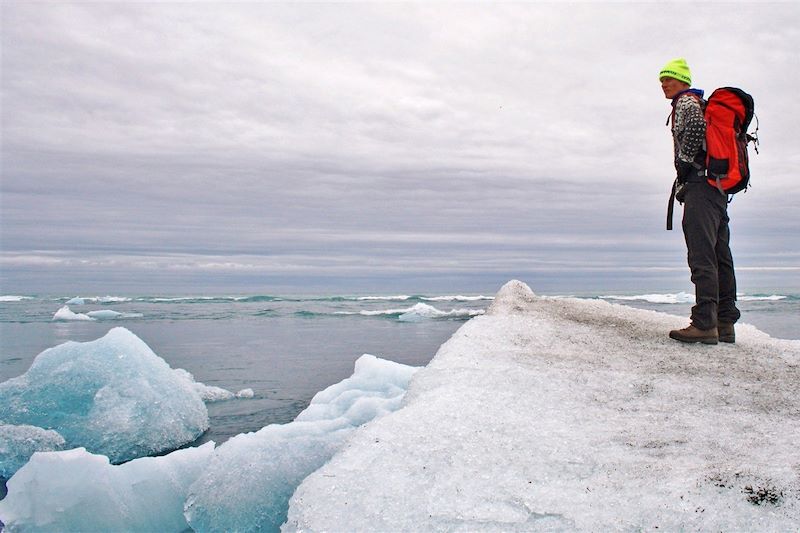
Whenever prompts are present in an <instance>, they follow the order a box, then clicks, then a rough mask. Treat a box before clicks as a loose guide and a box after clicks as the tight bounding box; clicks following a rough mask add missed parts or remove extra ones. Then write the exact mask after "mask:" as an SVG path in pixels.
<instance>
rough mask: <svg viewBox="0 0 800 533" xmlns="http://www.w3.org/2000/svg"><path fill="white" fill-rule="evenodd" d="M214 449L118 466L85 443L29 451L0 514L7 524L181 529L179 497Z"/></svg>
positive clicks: (23, 527)
mask: <svg viewBox="0 0 800 533" xmlns="http://www.w3.org/2000/svg"><path fill="white" fill-rule="evenodd" d="M213 449H214V443H213V442H207V443H205V444H204V445H202V446H200V447H199V448H187V449H185V450H178V451H175V452H172V453H170V454H168V455H165V456H162V457H143V458H141V459H135V460H133V461H130V462H128V463H125V464H122V465H117V466H115V465H111V464H110V463H109V462H108V458H107V457H104V456H102V455H93V454H91V453H89V452H87V451H86V450H85V449H84V448H76V449H74V450H66V451H61V452H44V453H36V454H34V455H33V457H32V458H31V460H30V461H29V462H28V463H27V464H26V465H25V466H23V467H22V468H21V469H20V470H19V471H17V473H16V474H15V475H14V477H12V478H11V479H10V480H9V482H8V496H6V498H5V499H4V500H3V501H0V517H2V520H3V521H4V522H5V524H6V526H8V528H9V531H159V532H164V533H167V532H171V531H174V532H175V533H178V532H182V531H186V530H187V529H188V528H189V526H188V524H187V523H186V519H185V518H184V516H183V502H184V500H185V499H186V493H187V491H188V490H189V486H190V485H191V483H192V482H193V481H194V480H195V479H196V478H197V476H199V475H200V472H202V470H203V469H204V468H205V466H206V464H207V463H208V460H209V458H210V457H211V453H212V451H213Z"/></svg>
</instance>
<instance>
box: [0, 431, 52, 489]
mask: <svg viewBox="0 0 800 533" xmlns="http://www.w3.org/2000/svg"><path fill="white" fill-rule="evenodd" d="M63 447H64V437H62V436H61V435H59V434H58V432H57V431H53V430H51V429H49V430H48V429H42V428H40V427H36V426H27V425H20V426H15V425H11V424H2V423H0V477H2V478H9V477H11V475H12V474H13V473H14V472H16V471H17V470H19V468H20V467H21V466H22V465H24V464H25V463H26V462H28V459H30V457H31V455H33V452H38V451H42V452H44V451H54V450H60V449H62V448H63Z"/></svg>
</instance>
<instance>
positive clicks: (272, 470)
mask: <svg viewBox="0 0 800 533" xmlns="http://www.w3.org/2000/svg"><path fill="white" fill-rule="evenodd" d="M416 370H417V369H416V368H414V367H409V366H406V365H401V364H398V363H393V362H391V361H385V360H382V359H378V358H376V357H374V356H372V355H367V354H365V355H363V356H361V357H360V358H359V359H358V361H356V366H355V371H354V373H353V375H352V376H351V377H349V378H347V379H345V380H344V381H341V382H339V383H337V384H335V385H332V386H330V387H328V388H327V389H325V390H324V391H321V392H319V393H317V394H316V395H315V396H314V398H313V399H312V400H311V404H310V405H309V406H308V408H307V409H306V410H304V411H303V412H302V413H300V414H299V415H298V417H297V418H296V419H295V421H294V422H291V423H289V424H284V425H270V426H267V427H265V428H263V429H261V430H260V431H258V432H256V433H248V434H243V435H238V436H236V437H234V438H232V439H230V440H229V441H227V442H226V443H224V444H223V445H222V446H220V447H219V448H217V450H216V451H215V452H214V456H213V458H212V460H211V463H210V464H209V467H208V469H207V470H206V471H205V472H204V473H203V474H202V475H201V476H200V478H199V479H198V480H197V481H196V482H195V483H194V485H192V487H191V490H190V495H189V498H188V499H187V504H186V517H187V520H188V522H189V524H190V525H191V527H192V528H193V529H195V530H196V531H256V530H259V531H270V530H277V528H278V527H279V526H280V524H281V523H283V522H284V520H285V518H286V507H287V504H288V501H289V498H290V497H291V495H292V492H294V489H295V487H296V486H297V485H298V484H299V483H300V482H301V481H302V480H303V478H305V477H306V476H307V475H308V474H309V473H311V472H313V471H314V470H316V469H317V468H319V467H320V466H322V465H323V464H324V463H325V462H326V461H328V459H330V457H331V456H332V455H333V454H334V453H335V452H336V451H337V450H338V449H339V448H340V447H341V446H342V445H343V443H344V442H345V439H346V438H347V437H348V436H349V435H350V434H351V433H352V432H353V431H354V429H355V428H356V427H357V426H359V425H360V424H364V423H366V422H369V421H370V420H372V419H374V418H376V417H379V416H381V415H384V414H386V413H388V412H391V411H393V410H395V409H397V408H398V407H399V406H400V404H401V402H402V398H403V395H404V394H405V391H406V388H407V387H408V383H409V381H410V379H411V376H412V375H413V374H414V372H415V371H416ZM343 530H349V528H345V529H343Z"/></svg>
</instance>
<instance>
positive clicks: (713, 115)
mask: <svg viewBox="0 0 800 533" xmlns="http://www.w3.org/2000/svg"><path fill="white" fill-rule="evenodd" d="M697 98H698V99H700V97H699V96H697ZM704 116H705V119H706V177H707V178H708V183H709V185H711V186H712V187H716V188H717V189H719V192H720V193H722V194H723V195H729V194H735V193H737V192H739V191H742V190H745V189H746V188H747V187H748V185H749V184H750V166H749V163H750V159H749V157H748V155H747V145H748V143H749V142H750V141H754V147H755V150H756V153H758V118H756V131H755V132H753V134H752V135H751V134H749V133H747V128H748V127H750V122H751V121H752V120H753V117H754V116H755V113H754V104H753V97H752V96H750V95H749V94H747V93H746V92H744V91H743V90H741V89H737V88H736V87H722V88H721V89H717V90H715V91H714V92H713V93H711V96H710V97H709V98H708V101H707V102H706V107H705V113H704ZM667 124H669V120H667ZM677 187H678V182H677V180H676V181H675V183H674V184H673V186H672V194H671V195H670V198H669V205H668V206H667V229H668V230H671V229H672V212H673V207H674V202H675V193H676V191H677ZM729 201H730V200H729Z"/></svg>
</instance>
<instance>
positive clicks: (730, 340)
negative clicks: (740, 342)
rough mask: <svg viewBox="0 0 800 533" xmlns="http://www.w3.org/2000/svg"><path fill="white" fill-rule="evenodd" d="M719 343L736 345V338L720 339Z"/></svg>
mask: <svg viewBox="0 0 800 533" xmlns="http://www.w3.org/2000/svg"><path fill="white" fill-rule="evenodd" d="M719 342H727V343H728V344H735V343H736V337H720V338H719Z"/></svg>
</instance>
